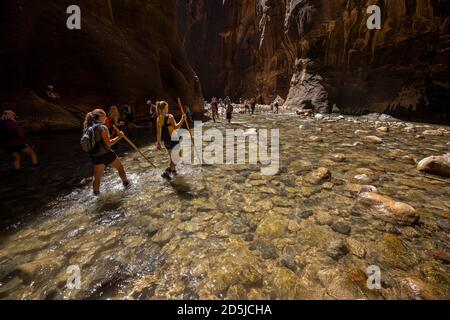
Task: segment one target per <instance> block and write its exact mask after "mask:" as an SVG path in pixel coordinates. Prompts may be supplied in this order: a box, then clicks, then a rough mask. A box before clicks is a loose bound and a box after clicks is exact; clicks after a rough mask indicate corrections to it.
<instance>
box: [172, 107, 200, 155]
mask: <svg viewBox="0 0 450 320" xmlns="http://www.w3.org/2000/svg"><path fill="white" fill-rule="evenodd" d="M178 105H179V106H180V110H181V113H182V114H183V115H184V116H185V120H184V122H185V123H186V126H187V128H188V131H189V134H190V136H191V141H192V145H193V146H194V150H195V155H196V156H197V159H198V161H199V162H200V164H201V163H202V159H201V158H200V157H199V155H198V151H197V148H196V147H195V143H194V137H192V132H191V128H190V125H189V119H188V118H187V116H186V112H184V109H183V105H182V104H181V100H180V98H178Z"/></svg>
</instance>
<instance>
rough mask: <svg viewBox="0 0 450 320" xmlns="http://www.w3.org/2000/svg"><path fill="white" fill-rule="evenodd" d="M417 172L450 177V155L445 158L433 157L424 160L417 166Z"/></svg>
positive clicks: (444, 156)
mask: <svg viewBox="0 0 450 320" xmlns="http://www.w3.org/2000/svg"><path fill="white" fill-rule="evenodd" d="M417 170H419V171H423V172H426V173H431V174H435V175H440V176H444V177H450V153H447V154H445V155H443V156H433V157H428V158H425V159H423V160H422V161H420V162H419V164H418V165H417Z"/></svg>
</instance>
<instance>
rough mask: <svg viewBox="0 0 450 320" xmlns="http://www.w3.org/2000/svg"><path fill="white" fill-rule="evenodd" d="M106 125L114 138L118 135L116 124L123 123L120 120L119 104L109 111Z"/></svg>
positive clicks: (118, 125)
mask: <svg viewBox="0 0 450 320" xmlns="http://www.w3.org/2000/svg"><path fill="white" fill-rule="evenodd" d="M105 125H106V127H107V128H108V130H109V134H110V135H111V137H112V138H115V137H117V135H118V132H117V130H116V129H114V126H116V127H120V126H121V125H122V123H121V122H120V113H119V108H118V107H117V106H111V108H110V109H109V112H108V118H107V119H106V123H105Z"/></svg>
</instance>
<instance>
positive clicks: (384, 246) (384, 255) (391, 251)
mask: <svg viewBox="0 0 450 320" xmlns="http://www.w3.org/2000/svg"><path fill="white" fill-rule="evenodd" d="M375 250H376V253H375V254H376V255H378V258H377V260H378V262H379V263H381V264H382V265H387V266H389V267H396V268H400V269H402V270H409V269H410V268H411V267H412V266H414V265H416V264H417V263H418V258H417V255H416V254H415V253H414V252H413V251H412V250H411V248H409V247H408V246H407V245H406V244H405V243H404V242H403V241H402V240H400V239H399V238H398V237H397V236H395V235H393V234H385V235H384V236H383V238H382V239H381V240H380V241H378V242H377V246H376V249H375Z"/></svg>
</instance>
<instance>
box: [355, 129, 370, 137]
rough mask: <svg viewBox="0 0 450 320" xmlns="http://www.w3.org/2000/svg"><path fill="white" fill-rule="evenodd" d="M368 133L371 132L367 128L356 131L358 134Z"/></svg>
mask: <svg viewBox="0 0 450 320" xmlns="http://www.w3.org/2000/svg"><path fill="white" fill-rule="evenodd" d="M368 133H369V131H366V130H356V131H355V135H357V136H359V135H364V134H368Z"/></svg>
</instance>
